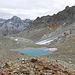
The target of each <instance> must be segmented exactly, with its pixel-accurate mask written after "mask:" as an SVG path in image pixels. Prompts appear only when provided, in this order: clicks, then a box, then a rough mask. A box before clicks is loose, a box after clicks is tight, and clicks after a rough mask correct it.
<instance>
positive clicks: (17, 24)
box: [0, 16, 31, 36]
mask: <svg viewBox="0 0 75 75" xmlns="http://www.w3.org/2000/svg"><path fill="white" fill-rule="evenodd" d="M30 22H31V20H30V19H26V20H21V19H20V18H19V17H17V16H13V17H12V18H11V19H8V20H3V19H0V35H4V36H5V35H10V34H15V33H18V32H21V31H23V30H24V29H26V27H27V26H28V25H29V23H30Z"/></svg>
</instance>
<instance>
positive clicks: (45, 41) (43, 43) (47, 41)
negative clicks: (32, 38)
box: [35, 39, 55, 45]
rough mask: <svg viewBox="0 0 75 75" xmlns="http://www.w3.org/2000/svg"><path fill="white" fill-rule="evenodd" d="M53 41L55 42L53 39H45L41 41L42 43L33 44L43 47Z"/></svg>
mask: <svg viewBox="0 0 75 75" xmlns="http://www.w3.org/2000/svg"><path fill="white" fill-rule="evenodd" d="M54 40H55V39H53V40H49V39H47V40H43V41H40V42H37V43H35V44H39V45H45V44H48V43H50V42H52V41H54Z"/></svg>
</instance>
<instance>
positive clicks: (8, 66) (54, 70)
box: [0, 58, 75, 75]
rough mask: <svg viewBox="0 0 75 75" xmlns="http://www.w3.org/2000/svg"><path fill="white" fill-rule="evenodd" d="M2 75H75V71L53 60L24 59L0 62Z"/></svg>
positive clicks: (0, 74)
mask: <svg viewBox="0 0 75 75" xmlns="http://www.w3.org/2000/svg"><path fill="white" fill-rule="evenodd" d="M67 66H68V65H66V67H67ZM0 75H75V71H74V70H72V69H71V68H69V69H67V68H64V67H63V66H62V65H61V64H59V63H57V62H56V61H55V60H53V59H51V58H31V59H27V58H22V59H21V60H19V59H18V60H15V61H9V62H2V61H0Z"/></svg>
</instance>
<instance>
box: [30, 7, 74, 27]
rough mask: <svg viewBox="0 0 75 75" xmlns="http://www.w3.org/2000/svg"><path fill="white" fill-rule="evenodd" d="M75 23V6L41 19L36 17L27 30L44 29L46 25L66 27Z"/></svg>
mask: <svg viewBox="0 0 75 75" xmlns="http://www.w3.org/2000/svg"><path fill="white" fill-rule="evenodd" d="M74 21H75V6H72V7H69V6H66V8H65V9H64V10H63V11H60V12H58V13H57V14H54V15H52V16H50V15H47V16H43V17H41V18H40V17H37V18H36V19H35V20H34V21H33V22H32V23H31V24H30V26H29V28H40V27H46V26H47V25H48V24H57V25H62V26H65V25H68V24H72V23H73V22H74Z"/></svg>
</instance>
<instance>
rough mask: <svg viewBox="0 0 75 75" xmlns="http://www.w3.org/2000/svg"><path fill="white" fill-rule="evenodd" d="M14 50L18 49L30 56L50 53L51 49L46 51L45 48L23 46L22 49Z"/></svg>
mask: <svg viewBox="0 0 75 75" xmlns="http://www.w3.org/2000/svg"><path fill="white" fill-rule="evenodd" d="M15 51H19V52H22V53H25V54H27V55H31V56H39V55H46V54H51V53H52V52H51V51H48V50H47V48H24V49H15Z"/></svg>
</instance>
